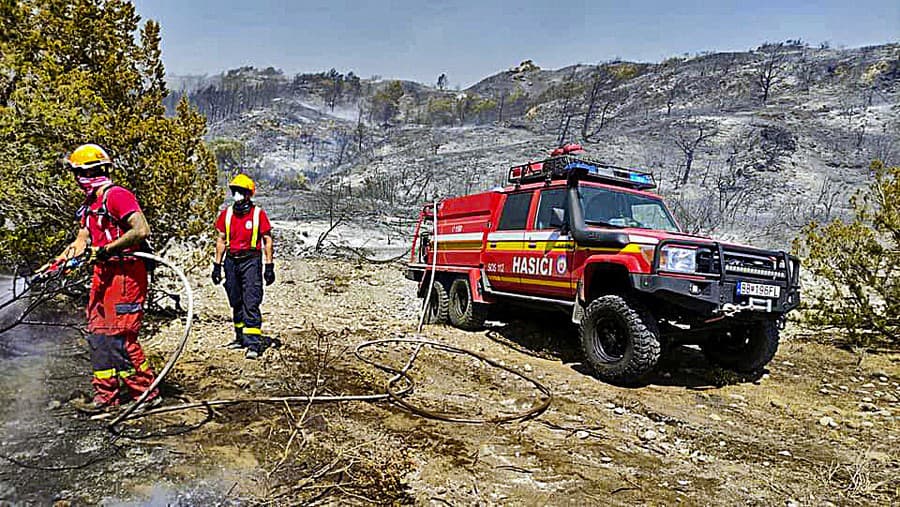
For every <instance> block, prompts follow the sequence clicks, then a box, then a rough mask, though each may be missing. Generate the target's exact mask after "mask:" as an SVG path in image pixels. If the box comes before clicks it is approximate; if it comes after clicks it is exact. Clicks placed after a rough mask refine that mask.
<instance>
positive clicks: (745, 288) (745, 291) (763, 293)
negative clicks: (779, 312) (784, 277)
mask: <svg viewBox="0 0 900 507" xmlns="http://www.w3.org/2000/svg"><path fill="white" fill-rule="evenodd" d="M737 293H738V295H739V296H759V297H764V298H777V297H778V296H779V295H781V287H779V286H777V285H766V284H764V283H748V282H738V284H737Z"/></svg>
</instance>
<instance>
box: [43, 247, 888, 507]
mask: <svg viewBox="0 0 900 507" xmlns="http://www.w3.org/2000/svg"><path fill="white" fill-rule="evenodd" d="M279 276H280V280H279V283H278V284H276V285H275V286H274V287H272V290H270V291H269V293H268V294H267V296H266V304H265V305H264V315H265V319H266V324H265V328H266V331H267V332H269V333H271V334H272V335H273V336H275V337H277V338H279V339H280V340H281V341H282V342H283V345H282V347H281V348H280V349H270V350H268V351H267V352H266V354H265V358H266V360H264V361H257V362H252V361H247V360H245V359H243V358H242V356H241V355H240V353H238V352H234V351H228V350H225V349H223V348H221V345H222V344H224V343H226V342H227V341H228V340H229V338H230V336H229V333H230V325H229V313H228V309H227V305H226V303H225V298H224V294H222V293H221V292H220V291H221V288H213V287H210V286H209V285H208V283H206V282H205V281H204V282H203V288H201V289H200V290H199V293H198V296H199V322H198V324H197V330H196V333H195V342H194V343H195V344H194V345H193V346H192V347H191V350H189V351H188V352H187V353H186V355H185V358H184V360H183V361H182V362H181V363H179V366H178V367H177V368H176V370H175V372H174V374H173V376H172V382H171V383H170V386H169V388H168V392H167V395H168V398H169V402H170V403H175V402H176V398H178V397H181V398H185V399H191V400H198V399H210V398H233V397H241V396H251V395H253V396H259V395H283V394H287V393H302V394H309V393H311V392H313V390H315V392H316V393H317V394H328V393H332V394H333V393H360V394H369V393H374V392H382V391H383V389H384V382H385V380H386V379H387V376H386V375H385V374H384V373H382V372H379V371H377V370H373V369H371V368H369V367H367V366H365V365H363V364H362V363H360V362H359V361H358V360H356V358H355V357H353V354H352V350H353V347H355V345H356V344H358V343H360V342H362V341H365V340H373V339H380V338H389V337H412V336H413V335H414V330H415V318H416V313H417V309H418V306H417V303H416V301H415V300H414V299H413V289H414V287H413V284H412V283H411V282H408V281H406V280H405V279H403V277H402V274H401V272H400V270H399V269H398V268H397V267H396V266H384V267H377V266H372V265H368V264H355V263H348V262H343V261H326V260H308V261H294V262H292V263H290V265H287V266H281V268H280V272H279ZM536 322H538V323H536ZM178 330H179V326H178V325H177V324H171V325H169V326H166V327H164V328H163V329H162V330H161V331H160V332H159V333H158V334H157V335H156V336H155V337H153V338H149V339H148V340H146V342H147V344H148V348H150V349H151V350H153V351H155V352H156V353H158V354H166V353H168V351H169V350H170V349H169V348H168V347H170V346H171V345H172V344H173V343H174V340H175V339H176V338H177V334H178ZM571 336H572V331H571V329H569V328H568V326H567V325H566V319H565V317H562V318H560V317H558V316H554V315H538V316H537V318H536V319H535V318H533V319H532V320H529V321H513V322H512V323H511V324H496V325H494V326H492V327H491V329H490V330H489V331H487V332H479V333H468V332H462V331H458V330H455V329H451V328H447V327H442V326H430V327H426V332H425V337H426V338H429V339H434V340H439V341H442V342H446V343H449V344H452V345H456V346H459V347H464V348H468V349H471V350H473V351H476V352H479V353H482V354H484V355H485V356H487V357H490V358H493V359H495V360H498V361H501V362H502V363H503V364H505V365H508V366H512V367H514V368H516V369H518V370H519V371H521V372H523V373H525V374H526V375H529V376H532V377H533V378H535V379H537V380H538V381H540V382H541V383H543V384H545V385H546V386H548V387H549V388H550V389H551V390H552V391H553V393H554V398H553V402H552V405H551V407H550V409H549V410H548V411H547V412H546V413H544V414H543V415H542V416H540V417H538V418H536V419H534V420H530V421H527V422H521V423H510V424H503V425H460V424H452V423H444V422H438V421H433V420H428V419H424V418H421V417H418V416H415V415H413V414H410V413H408V412H407V411H405V410H403V409H401V408H400V407H397V406H393V405H390V404H387V403H380V404H363V403H342V404H339V405H335V404H332V405H313V406H310V407H306V406H304V405H293V406H287V405H282V406H271V405H264V404H244V405H240V406H237V407H232V408H224V409H219V410H216V411H214V412H210V413H204V412H203V411H195V412H191V413H181V414H177V415H171V416H164V417H156V418H153V419H149V420H145V421H143V422H141V423H140V424H139V427H140V428H142V429H143V430H151V429H152V430H156V431H157V432H159V434H158V435H156V436H154V437H153V438H152V439H149V440H142V441H130V442H129V443H128V444H127V445H128V447H127V450H126V451H125V454H126V455H128V454H129V453H131V454H132V455H137V456H158V455H163V457H162V458H159V460H158V461H155V462H156V463H164V464H165V466H159V467H153V466H150V465H147V466H145V467H143V468H142V472H141V473H140V474H136V475H134V476H131V477H127V478H123V479H122V481H123V482H122V483H121V485H120V486H119V487H117V488H116V491H117V493H116V495H115V497H117V498H121V499H126V500H127V499H134V500H138V501H140V499H146V498H152V499H153V500H154V501H157V502H161V503H167V502H168V503H179V502H181V503H191V501H192V500H193V501H197V499H198V498H202V499H204V500H216V501H219V502H225V503H230V502H234V503H258V502H261V503H266V502H270V503H272V504H279V505H281V504H289V503H303V502H323V503H348V502H349V503H359V504H363V503H366V502H370V501H371V502H376V503H388V502H401V503H406V502H413V503H417V504H434V505H447V504H452V505H460V504H461V505H471V504H514V505H522V504H524V505H545V504H552V505H561V504H576V505H584V504H601V503H602V504H606V503H611V504H622V505H626V504H627V505H630V504H636V503H640V504H666V505H669V504H674V503H679V502H680V503H684V504H701V505H723V504H765V505H774V504H781V505H785V503H786V502H788V503H790V502H791V501H793V502H795V503H796V504H798V505H823V504H826V503H827V502H833V503H835V504H857V503H858V504H889V503H892V502H895V501H896V499H897V498H898V494H900V451H898V449H900V442H898V438H900V424H898V419H897V415H896V414H897V412H898V410H900V403H898V397H900V387H898V380H900V366H898V361H900V357H898V356H897V355H887V354H883V355H867V356H865V357H864V358H863V360H862V362H861V363H859V364H858V357H857V356H854V355H852V354H850V353H848V352H845V351H842V350H838V349H835V348H832V347H828V346H824V345H818V344H814V343H807V342H803V341H800V340H799V339H796V338H795V339H790V338H789V339H787V340H785V341H784V342H783V344H782V347H781V349H780V350H779V353H778V355H777V356H776V359H775V361H774V362H773V363H772V364H771V365H770V371H769V372H768V373H767V374H765V375H763V376H762V377H761V378H759V379H756V380H755V381H754V380H751V379H740V378H737V377H735V376H734V375H731V374H729V373H728V372H725V371H722V370H715V369H711V368H709V367H708V365H707V364H706V363H705V361H704V359H703V358H702V355H700V353H699V352H697V351H695V350H693V349H688V348H683V349H680V350H678V351H676V353H675V357H673V358H672V359H671V360H670V361H669V363H668V364H667V365H666V366H665V367H664V368H663V369H662V371H661V373H660V375H658V376H657V377H656V378H654V379H653V381H652V382H651V384H650V385H649V386H647V387H643V388H639V389H626V388H618V387H613V386H610V385H608V384H604V383H602V382H599V381H598V380H596V379H594V378H593V377H592V376H591V375H590V374H589V373H588V372H587V371H586V370H584V369H583V368H582V366H581V365H580V364H579V363H578V361H579V357H578V352H577V350H576V348H575V347H574V341H572V338H571ZM411 352H412V348H411V347H409V346H401V347H382V348H379V349H376V350H372V351H371V352H370V354H371V356H372V357H375V358H378V359H379V360H382V361H385V362H389V363H391V364H393V365H395V366H398V367H399V366H402V365H403V364H404V363H405V362H406V360H407V359H408V357H409V354H410V353H411ZM410 373H411V374H412V376H413V377H414V378H415V379H416V381H417V389H416V392H415V394H414V395H413V396H411V397H410V398H409V400H410V401H411V402H412V403H414V404H417V405H420V406H422V407H427V408H429V409H433V410H441V411H445V412H459V413H462V414H466V415H470V416H476V417H482V416H485V417H490V416H493V415H497V414H501V413H508V412H509V411H514V410H520V409H524V408H527V407H528V406H531V404H533V403H535V402H536V401H537V400H538V398H539V393H537V392H535V391H534V390H533V389H532V388H531V387H529V386H528V385H527V384H525V383H524V382H522V381H521V380H518V379H516V378H515V377H514V376H512V375H508V374H504V373H503V372H502V371H500V370H497V369H493V368H489V367H487V366H486V365H484V364H483V363H480V362H478V361H475V360H473V359H471V358H467V357H463V356H453V355H449V354H447V353H444V352H437V351H434V350H431V349H424V350H423V351H422V353H421V354H420V355H419V358H418V359H417V361H416V363H415V365H414V367H413V368H412V370H411V371H410ZM85 382H86V381H85ZM184 423H195V424H196V427H194V428H193V429H190V428H186V427H184V426H183V424H184ZM186 429H190V431H187V432H186V433H183V434H179V435H171V436H164V435H167V434H169V433H174V432H176V430H178V431H177V432H181V431H182V430H186ZM163 450H164V451H165V452H163ZM147 461H149V462H150V463H154V461H152V460H147ZM100 466H101V467H102V466H103V465H100ZM110 466H115V464H111V465H110ZM98 473H99V472H97V471H96V470H95V471H94V472H90V473H85V474H82V475H81V476H80V477H81V479H79V478H78V477H79V476H78V475H75V476H66V477H63V478H58V479H59V480H58V481H57V482H56V483H54V484H55V485H54V487H59V488H65V489H66V490H67V495H68V496H64V497H63V498H68V499H71V500H73V501H75V503H79V502H80V501H90V500H91V499H93V500H97V499H100V498H104V497H105V498H109V497H110V496H111V495H108V494H103V493H102V489H100V488H101V487H102V486H101V485H100V484H101V483H102V482H95V481H93V480H86V478H87V477H93V476H94V475H96V474H98ZM147 479H150V480H149V481H148V480H147ZM66 481H68V482H66ZM60 482H61V484H60ZM152 483H160V484H166V485H167V486H165V487H164V488H163V489H160V488H161V486H156V487H153V486H150V485H148V484H152ZM95 488H96V489H95ZM198 489H199V490H202V491H201V493H197V491H198ZM57 493H58V492H56V491H53V492H47V496H46V497H45V498H46V499H48V500H50V499H53V498H58V496H57Z"/></svg>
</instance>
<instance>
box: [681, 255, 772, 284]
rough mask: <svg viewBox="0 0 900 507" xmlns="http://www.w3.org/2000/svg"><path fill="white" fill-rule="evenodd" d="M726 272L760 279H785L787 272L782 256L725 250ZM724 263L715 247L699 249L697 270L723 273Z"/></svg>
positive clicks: (713, 273)
mask: <svg viewBox="0 0 900 507" xmlns="http://www.w3.org/2000/svg"><path fill="white" fill-rule="evenodd" d="M722 254H723V257H725V274H726V275H732V276H740V277H742V278H757V279H760V280H784V279H786V278H787V272H786V270H785V267H784V261H783V260H781V259H780V258H775V257H766V256H763V255H755V254H749V253H744V252H736V251H729V250H725V251H723V252H722ZM721 269H722V263H721V261H720V260H719V251H718V249H714V248H700V249H698V251H697V272H698V273H703V274H709V275H718V274H720V273H721Z"/></svg>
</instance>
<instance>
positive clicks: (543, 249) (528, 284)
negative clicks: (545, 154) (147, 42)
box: [516, 187, 575, 300]
mask: <svg viewBox="0 0 900 507" xmlns="http://www.w3.org/2000/svg"><path fill="white" fill-rule="evenodd" d="M554 208H555V209H557V210H560V209H561V210H565V209H566V190H565V189H564V188H559V187H557V188H546V189H543V190H541V195H540V196H539V201H538V206H537V212H536V213H535V216H534V223H533V224H532V226H531V227H530V228H529V229H528V230H526V231H525V238H524V243H525V248H526V253H525V254H524V255H523V257H522V258H521V259H520V260H518V262H516V266H518V267H519V269H518V270H517V271H518V273H519V276H520V281H521V284H522V288H523V289H524V290H526V291H527V292H528V293H529V294H535V295H541V296H547V297H553V298H558V299H566V300H570V299H572V298H573V297H574V295H575V287H574V284H573V277H572V265H573V255H574V253H575V242H574V241H573V240H572V238H571V237H570V236H569V235H568V234H566V233H563V232H562V228H561V227H560V225H559V224H558V223H554V219H553V216H554V211H553V210H554Z"/></svg>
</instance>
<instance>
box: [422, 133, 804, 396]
mask: <svg viewBox="0 0 900 507" xmlns="http://www.w3.org/2000/svg"><path fill="white" fill-rule="evenodd" d="M573 152H575V150H568V151H561V152H560V151H559V150H557V152H556V153H555V156H553V157H551V158H549V159H546V160H543V161H539V162H531V163H528V164H524V165H519V166H514V167H512V168H511V169H510V170H509V182H510V185H509V186H508V187H506V188H503V189H497V190H493V191H489V192H483V193H478V194H473V195H467V196H462V197H453V198H448V199H444V200H441V201H440V202H437V203H431V204H427V205H425V206H423V208H422V211H421V213H420V217H419V223H418V226H417V228H416V234H415V237H414V242H413V245H412V253H411V258H410V262H409V265H408V270H407V277H408V278H410V279H412V280H415V281H417V282H419V296H420V297H423V298H424V297H427V298H428V300H429V308H428V312H429V314H428V318H429V320H430V321H431V322H441V321H444V320H449V321H450V323H451V324H453V325H454V326H457V327H460V328H462V329H469V330H473V329H477V328H479V327H481V326H482V325H483V323H484V321H485V319H486V318H487V317H488V315H489V312H490V310H491V309H492V308H497V307H498V306H508V305H516V304H522V303H527V304H529V305H531V306H532V307H533V306H534V305H535V304H537V305H540V306H546V307H548V308H563V309H566V310H567V311H569V312H571V315H572V320H573V322H574V323H575V324H578V325H579V339H580V341H581V345H582V350H583V352H584V355H585V358H586V360H587V362H588V363H589V364H590V366H592V367H593V369H594V370H595V371H596V372H597V374H598V376H600V377H601V378H604V379H606V380H609V381H613V382H619V383H631V382H636V381H640V380H641V379H642V378H644V377H645V376H646V375H647V374H648V373H649V372H650V371H652V370H653V369H654V368H655V366H656V364H657V362H658V360H659V358H660V355H661V353H662V350H663V348H665V347H664V346H666V345H671V344H674V343H697V344H699V345H700V346H701V348H702V349H703V350H704V352H705V353H706V355H707V356H708V357H709V358H710V359H711V360H712V361H714V362H715V363H717V364H720V365H722V366H726V367H730V368H733V369H736V370H741V371H756V370H759V369H760V368H762V366H764V365H765V364H766V363H768V361H769V360H771V358H772V356H773V355H774V353H775V349H776V348H777V344H778V330H779V328H780V326H781V324H782V323H783V320H784V315H785V314H786V313H787V312H788V311H790V310H792V309H793V308H796V306H797V305H798V304H799V284H798V283H797V280H798V279H799V276H798V275H799V261H798V259H796V258H795V257H792V256H790V255H788V254H787V253H785V252H775V251H768V250H761V249H756V248H750V247H745V246H739V245H732V244H725V243H721V242H717V241H714V240H712V239H710V238H705V237H700V236H693V235H688V234H684V233H683V232H681V230H680V228H679V226H678V224H677V222H676V221H675V219H674V218H673V216H672V214H671V213H670V212H669V210H668V209H667V207H666V205H665V203H664V202H663V200H662V198H661V197H660V196H659V195H657V194H654V193H651V192H649V190H650V189H652V188H655V183H654V181H653V176H652V174H650V173H648V172H644V171H638V170H635V169H627V168H623V167H617V166H611V165H608V164H603V163H600V162H595V161H591V160H588V159H585V158H581V157H579V156H576V155H574V153H573ZM435 208H436V209H437V227H436V229H435V216H434V214H435V213H434V210H435ZM432 274H433V279H434V280H433V284H432ZM428 287H432V289H431V291H430V296H429V290H428ZM686 331H688V332H686Z"/></svg>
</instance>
